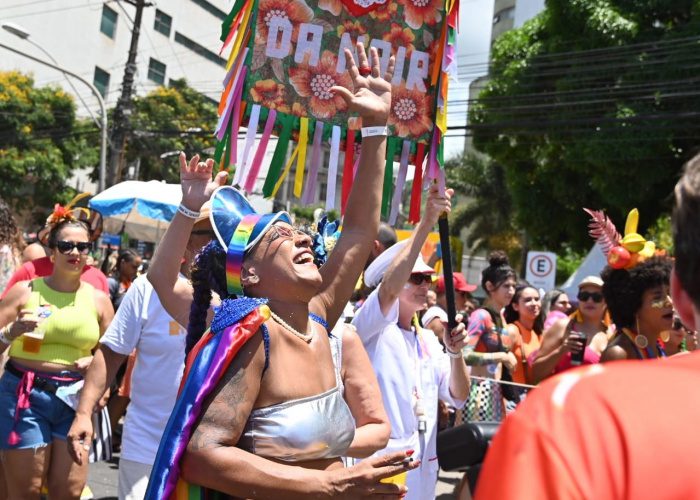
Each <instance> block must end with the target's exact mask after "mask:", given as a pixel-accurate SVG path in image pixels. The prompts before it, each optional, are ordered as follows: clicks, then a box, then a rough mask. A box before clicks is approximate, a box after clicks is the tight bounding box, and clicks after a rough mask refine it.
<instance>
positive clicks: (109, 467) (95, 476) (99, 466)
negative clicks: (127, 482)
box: [88, 455, 462, 500]
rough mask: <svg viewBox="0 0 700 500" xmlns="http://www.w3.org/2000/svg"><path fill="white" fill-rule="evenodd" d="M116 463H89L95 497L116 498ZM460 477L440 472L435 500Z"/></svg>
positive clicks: (447, 494)
mask: <svg viewBox="0 0 700 500" xmlns="http://www.w3.org/2000/svg"><path fill="white" fill-rule="evenodd" d="M117 463H118V455H117V456H116V457H115V458H113V459H112V461H110V462H99V463H96V464H90V476H89V478H88V484H89V485H90V488H92V492H93V494H94V495H95V498H96V499H100V500H113V499H116V498H117ZM461 477H462V475H461V474H459V473H451V472H441V473H440V481H439V482H438V487H437V492H436V493H437V500H451V499H452V498H454V497H453V496H452V490H453V489H454V487H455V485H456V484H457V483H458V482H459V479H460V478H461Z"/></svg>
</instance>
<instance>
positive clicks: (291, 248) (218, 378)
mask: <svg viewBox="0 0 700 500" xmlns="http://www.w3.org/2000/svg"><path fill="white" fill-rule="evenodd" d="M370 51H371V59H372V64H371V73H370V74H369V75H368V76H363V75H360V72H359V70H358V68H357V66H356V65H355V62H354V59H353V56H352V54H351V52H350V51H349V50H346V52H345V54H346V59H347V61H348V63H349V72H350V75H351V77H352V82H353V87H354V90H353V92H351V91H349V90H347V89H345V88H341V87H333V89H332V91H333V92H335V93H337V94H339V95H340V96H341V97H342V98H343V99H344V100H345V102H347V104H348V107H349V109H350V110H351V111H355V112H358V113H359V114H360V116H361V118H362V122H363V125H364V126H365V127H367V126H374V127H376V128H378V129H379V130H380V131H382V130H385V129H384V128H383V127H384V126H385V125H386V123H387V119H388V115H389V109H390V104H391V84H390V81H391V78H392V75H393V68H394V59H393V57H392V58H391V59H390V62H389V64H388V69H387V71H386V74H385V77H384V78H382V77H381V76H380V75H381V73H380V69H379V68H380V65H379V55H378V53H377V50H376V49H375V48H371V49H370ZM357 53H358V55H359V58H360V61H361V65H362V66H367V67H368V68H369V67H370V64H369V62H368V61H367V56H366V53H365V50H364V47H363V45H362V44H360V43H358V44H357ZM385 150H386V136H385V135H382V134H381V132H380V134H379V135H370V136H366V137H365V138H364V140H363V141H362V148H361V153H360V160H359V166H358V169H357V174H356V176H355V179H354V182H353V187H352V190H351V193H350V197H349V199H348V202H347V205H346V211H345V215H344V221H343V231H342V233H341V235H340V237H339V238H338V241H337V243H336V245H335V249H334V250H333V252H332V253H331V254H330V255H329V257H328V260H327V261H326V263H325V264H324V265H323V266H322V267H321V268H318V267H317V266H316V265H315V263H314V255H313V251H312V241H311V238H309V236H308V235H306V234H305V233H303V232H302V231H300V230H298V229H295V228H294V227H293V226H292V225H291V219H290V217H289V215H288V214H287V213H286V212H277V213H273V214H264V215H262V214H259V213H257V212H256V211H255V210H254V209H253V208H252V206H251V205H250V203H249V202H248V201H247V200H246V199H245V197H244V196H243V194H242V193H241V192H240V191H238V190H237V189H235V188H234V187H231V186H223V185H222V184H223V183H224V181H225V178H226V173H225V172H221V173H219V174H218V175H217V176H216V178H215V180H214V182H211V176H212V169H213V166H214V162H213V161H212V160H208V161H207V162H199V158H198V156H194V157H193V158H192V159H191V160H190V162H189V164H188V163H187V161H186V159H185V156H184V154H182V155H181V156H180V165H181V186H182V192H183V197H182V205H181V206H180V208H179V209H178V213H177V214H176V215H175V218H174V219H173V221H172V223H171V224H170V226H169V228H168V230H167V232H166V234H165V236H164V238H163V241H162V242H161V244H160V245H159V247H158V250H157V252H156V255H155V257H154V259H153V261H152V263H151V267H150V268H149V271H148V278H149V280H150V281H151V282H152V283H153V286H154V288H155V290H156V292H157V293H158V296H159V297H160V299H161V302H162V303H163V305H164V306H165V308H166V310H167V311H168V312H169V313H170V314H171V315H172V316H173V318H175V319H176V320H178V321H179V322H180V323H181V324H182V325H183V326H184V325H187V328H188V334H187V343H186V349H187V350H188V351H189V354H188V361H187V366H186V369H185V376H184V377H183V386H182V391H181V393H180V396H179V397H178V400H177V402H176V403H175V408H174V410H173V414H172V415H171V418H170V421H169V423H168V426H167V428H166V432H165V434H164V437H163V439H162V440H161V444H160V448H159V451H158V455H157V458H156V463H155V465H154V469H153V472H152V474H151V480H150V483H149V487H148V491H147V493H146V498H148V499H155V498H169V497H170V494H171V493H173V492H174V491H175V490H176V489H177V491H180V484H183V487H189V488H195V489H202V488H203V489H205V490H214V491H217V492H221V493H223V494H225V495H231V496H235V497H242V498H306V497H308V498H311V497H313V498H360V497H365V496H373V495H385V497H386V498H390V497H398V496H399V495H401V494H402V493H405V492H406V488H405V487H403V486H400V485H397V484H388V483H382V482H380V480H381V479H382V478H387V477H390V476H393V475H396V474H398V473H400V472H405V471H407V470H412V469H414V468H415V467H416V466H417V465H418V461H417V460H416V461H414V462H413V463H409V461H408V460H407V459H408V458H409V457H410V455H411V452H410V450H405V451H399V452H395V453H391V454H388V455H386V456H383V457H378V458H370V459H367V460H365V461H363V462H361V463H360V464H358V465H355V466H353V467H349V468H343V463H342V460H341V457H344V456H353V457H367V456H369V455H371V454H372V453H373V452H374V451H376V450H377V449H380V448H383V447H384V446H385V445H386V442H387V439H388V436H389V426H388V425H387V417H386V413H385V411H384V409H383V406H382V404H381V393H380V392H379V387H378V384H377V380H376V377H375V376H374V373H373V371H372V368H371V365H370V362H369V358H368V357H367V353H366V352H365V351H364V349H363V348H362V343H361V341H360V339H359V337H358V336H357V334H356V333H355V332H353V331H352V330H351V329H349V328H345V329H343V331H342V336H341V335H336V334H335V333H333V332H331V331H330V329H329V326H328V325H335V323H336V322H337V320H338V318H339V317H340V314H341V312H342V310H343V308H344V307H345V304H346V303H347V301H348V299H349V298H350V295H351V293H352V291H353V289H354V287H355V284H356V283H357V279H358V277H359V276H360V273H361V272H362V269H363V267H364V264H365V262H366V260H367V257H368V256H369V253H370V250H371V247H372V243H373V241H374V239H375V237H376V235H377V227H378V223H379V212H380V205H381V191H382V182H381V179H382V178H383V171H384V166H385V164H386V158H385ZM208 199H211V216H210V219H211V221H212V226H213V228H214V231H215V233H216V236H217V237H216V239H215V240H214V241H212V242H211V243H210V244H208V245H207V246H206V247H205V248H204V249H203V250H202V251H201V252H200V253H199V255H198V256H197V257H196V260H195V268H194V270H193V272H192V286H190V285H189V284H188V283H183V282H181V281H178V280H177V269H178V267H179V262H180V259H181V255H182V251H183V250H184V247H185V242H186V237H187V234H188V233H189V230H190V228H191V227H192V224H193V221H194V217H196V214H197V213H198V212H197V211H198V210H199V209H200V207H201V206H202V204H203V203H204V202H205V201H207V200H208ZM213 293H216V295H217V296H218V300H216V301H215V302H214V303H212V301H213V300H215V299H214V297H213ZM217 302H220V304H219V305H218V307H213V306H214V305H216V304H217ZM186 311H189V312H190V314H189V319H188V317H187V315H186ZM207 325H210V328H209V330H208V331H205V329H206V327H207ZM181 481H185V482H186V483H189V486H186V484H185V483H183V482H181ZM190 491H191V490H190Z"/></svg>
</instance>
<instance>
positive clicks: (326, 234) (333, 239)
mask: <svg viewBox="0 0 700 500" xmlns="http://www.w3.org/2000/svg"><path fill="white" fill-rule="evenodd" d="M339 237H340V220H334V221H333V222H328V216H326V215H324V216H323V217H322V218H321V220H320V221H318V224H317V225H316V234H315V235H314V238H313V239H314V242H313V251H314V264H316V265H317V266H318V267H321V266H322V265H323V264H325V263H326V260H328V256H329V255H330V253H331V252H332V251H333V249H334V248H335V244H336V243H337V242H338V238H339Z"/></svg>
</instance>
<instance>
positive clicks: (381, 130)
mask: <svg viewBox="0 0 700 500" xmlns="http://www.w3.org/2000/svg"><path fill="white" fill-rule="evenodd" d="M375 135H389V127H387V126H386V125H384V126H383V127H362V137H374V136H375Z"/></svg>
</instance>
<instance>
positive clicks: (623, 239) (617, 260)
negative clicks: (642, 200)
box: [583, 208, 665, 269]
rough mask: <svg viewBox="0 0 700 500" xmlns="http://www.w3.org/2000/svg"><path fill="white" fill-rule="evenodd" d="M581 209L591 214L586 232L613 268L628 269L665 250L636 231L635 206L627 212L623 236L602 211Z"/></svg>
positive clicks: (661, 253) (636, 211)
mask: <svg viewBox="0 0 700 500" xmlns="http://www.w3.org/2000/svg"><path fill="white" fill-rule="evenodd" d="M583 210H584V211H585V212H586V213H587V214H588V215H590V216H591V221H590V222H589V224H588V234H589V235H591V237H592V238H593V239H594V240H596V242H597V243H598V244H599V245H600V247H601V249H602V250H603V253H604V254H605V255H606V256H607V258H608V265H609V266H610V267H612V268H613V269H630V268H632V267H634V266H636V265H637V264H639V263H640V262H643V261H644V260H646V259H648V258H649V257H653V256H654V255H663V254H665V251H663V250H657V249H656V244H655V243H654V242H653V241H647V240H646V239H644V237H643V236H642V235H641V234H639V233H638V232H637V226H638V225H639V211H638V210H637V209H636V208H634V209H632V210H630V213H629V214H627V221H626V223H625V234H624V236H622V235H620V233H619V232H618V231H617V229H616V228H615V224H613V222H612V221H611V220H610V219H609V218H608V216H607V215H605V213H603V212H602V211H600V210H591V209H588V208H584V209H583Z"/></svg>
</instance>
